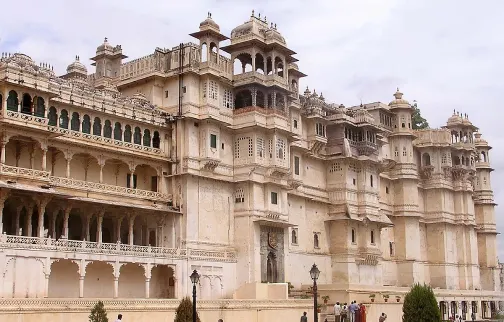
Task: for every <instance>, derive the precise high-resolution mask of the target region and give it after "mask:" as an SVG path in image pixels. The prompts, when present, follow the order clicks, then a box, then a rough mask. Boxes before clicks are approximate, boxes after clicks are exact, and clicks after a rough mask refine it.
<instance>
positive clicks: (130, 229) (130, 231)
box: [128, 216, 135, 245]
mask: <svg viewBox="0 0 504 322" xmlns="http://www.w3.org/2000/svg"><path fill="white" fill-rule="evenodd" d="M134 224H135V216H130V217H129V226H128V244H130V245H133V239H134V238H133V237H134V236H133V225H134Z"/></svg>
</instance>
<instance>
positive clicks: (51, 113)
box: [47, 106, 58, 126]
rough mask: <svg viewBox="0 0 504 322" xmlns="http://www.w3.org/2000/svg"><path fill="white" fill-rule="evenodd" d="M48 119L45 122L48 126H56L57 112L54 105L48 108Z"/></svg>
mask: <svg viewBox="0 0 504 322" xmlns="http://www.w3.org/2000/svg"><path fill="white" fill-rule="evenodd" d="M47 118H48V119H49V120H48V122H47V124H48V125H50V126H58V112H57V111H56V108H55V107H54V106H51V107H50V108H49V114H48V115H47Z"/></svg>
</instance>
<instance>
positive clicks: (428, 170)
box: [420, 165, 434, 179]
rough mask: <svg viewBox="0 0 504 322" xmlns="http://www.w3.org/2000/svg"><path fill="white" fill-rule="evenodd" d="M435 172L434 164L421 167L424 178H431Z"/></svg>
mask: <svg viewBox="0 0 504 322" xmlns="http://www.w3.org/2000/svg"><path fill="white" fill-rule="evenodd" d="M433 172H434V166H432V165H424V166H422V167H420V176H421V177H422V179H430V178H431V177H432V173H433Z"/></svg>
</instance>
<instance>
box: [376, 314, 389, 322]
mask: <svg viewBox="0 0 504 322" xmlns="http://www.w3.org/2000/svg"><path fill="white" fill-rule="evenodd" d="M385 320H387V314H385V313H382V314H381V316H380V319H379V320H378V322H385Z"/></svg>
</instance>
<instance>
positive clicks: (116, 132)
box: [114, 122, 122, 141]
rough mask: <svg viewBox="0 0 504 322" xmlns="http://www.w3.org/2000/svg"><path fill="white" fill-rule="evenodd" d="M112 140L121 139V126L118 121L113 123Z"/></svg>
mask: <svg viewBox="0 0 504 322" xmlns="http://www.w3.org/2000/svg"><path fill="white" fill-rule="evenodd" d="M114 140H117V141H122V128H121V123H119V122H116V123H115V124H114Z"/></svg>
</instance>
